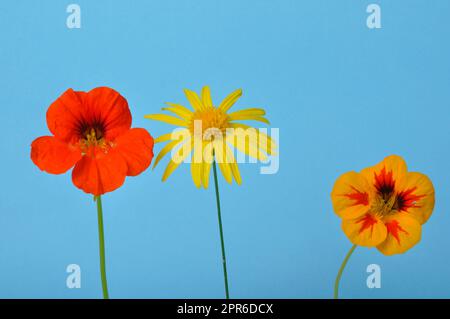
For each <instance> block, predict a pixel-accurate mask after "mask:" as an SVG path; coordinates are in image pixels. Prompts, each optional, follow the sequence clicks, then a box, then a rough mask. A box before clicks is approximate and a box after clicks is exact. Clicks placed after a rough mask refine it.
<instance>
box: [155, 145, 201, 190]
mask: <svg viewBox="0 0 450 319" xmlns="http://www.w3.org/2000/svg"><path fill="white" fill-rule="evenodd" d="M193 146H194V142H193V141H192V140H191V141H190V142H189V143H188V142H187V143H185V144H183V146H182V147H180V149H179V150H178V151H177V153H176V161H174V159H173V158H172V159H171V160H170V162H169V164H167V167H166V169H165V171H164V174H163V177H162V181H163V182H164V181H166V180H167V178H168V177H169V176H170V175H172V173H173V172H174V171H175V170H176V169H177V167H178V166H180V164H181V163H182V162H183V161H184V160H185V159H186V157H188V155H189V154H190V153H191V151H192V147H193Z"/></svg>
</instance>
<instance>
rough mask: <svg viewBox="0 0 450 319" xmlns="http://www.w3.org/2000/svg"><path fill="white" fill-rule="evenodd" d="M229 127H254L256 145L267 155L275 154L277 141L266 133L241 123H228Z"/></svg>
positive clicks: (246, 128) (244, 128) (245, 128)
mask: <svg viewBox="0 0 450 319" xmlns="http://www.w3.org/2000/svg"><path fill="white" fill-rule="evenodd" d="M230 127H231V128H234V129H243V130H248V129H254V130H256V134H257V139H258V147H259V148H260V149H262V150H263V151H264V152H266V153H267V154H268V155H276V153H277V143H275V141H274V140H273V139H272V138H271V137H270V136H269V135H267V134H266V133H263V132H261V130H259V129H256V128H254V127H251V126H249V125H246V124H242V123H230Z"/></svg>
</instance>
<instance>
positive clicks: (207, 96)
mask: <svg viewBox="0 0 450 319" xmlns="http://www.w3.org/2000/svg"><path fill="white" fill-rule="evenodd" d="M202 102H203V106H204V107H205V108H209V107H213V102H212V99H211V91H210V89H209V86H204V87H203V89H202Z"/></svg>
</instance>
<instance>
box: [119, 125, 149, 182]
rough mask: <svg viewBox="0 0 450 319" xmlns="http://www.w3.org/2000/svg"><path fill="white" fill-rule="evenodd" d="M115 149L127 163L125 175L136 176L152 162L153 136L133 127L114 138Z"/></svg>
mask: <svg viewBox="0 0 450 319" xmlns="http://www.w3.org/2000/svg"><path fill="white" fill-rule="evenodd" d="M115 149H116V151H117V152H119V153H120V155H121V156H122V157H123V158H124V160H125V162H126V163H127V166H128V171H127V175H128V176H136V175H139V174H140V173H142V172H143V171H145V170H146V169H147V168H148V167H149V166H150V163H151V162H152V159H153V138H152V136H151V135H150V134H149V133H148V132H147V131H146V130H144V129H142V128H133V129H131V130H129V131H128V132H127V133H125V134H123V135H121V136H120V137H119V138H117V139H116V148H115Z"/></svg>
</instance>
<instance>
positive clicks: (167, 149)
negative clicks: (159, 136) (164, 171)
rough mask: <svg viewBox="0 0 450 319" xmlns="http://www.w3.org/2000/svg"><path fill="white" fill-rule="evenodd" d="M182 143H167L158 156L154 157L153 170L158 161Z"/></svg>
mask: <svg viewBox="0 0 450 319" xmlns="http://www.w3.org/2000/svg"><path fill="white" fill-rule="evenodd" d="M181 142H182V141H171V142H170V143H167V144H166V145H165V146H164V147H163V148H162V150H161V151H160V152H159V154H158V156H156V159H155V162H154V164H153V168H155V167H156V165H158V163H159V161H160V160H161V159H162V158H163V157H164V156H166V154H167V153H169V152H170V151H171V150H172V149H173V148H174V147H175V146H177V145H178V144H179V143H181Z"/></svg>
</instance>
